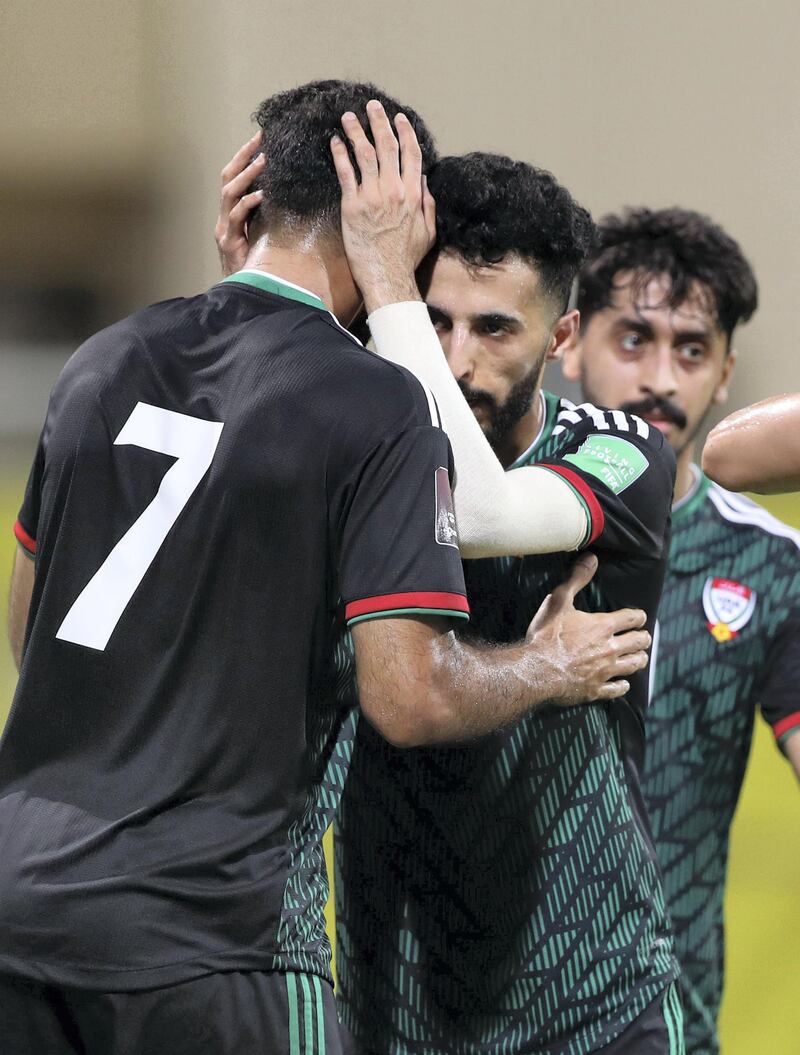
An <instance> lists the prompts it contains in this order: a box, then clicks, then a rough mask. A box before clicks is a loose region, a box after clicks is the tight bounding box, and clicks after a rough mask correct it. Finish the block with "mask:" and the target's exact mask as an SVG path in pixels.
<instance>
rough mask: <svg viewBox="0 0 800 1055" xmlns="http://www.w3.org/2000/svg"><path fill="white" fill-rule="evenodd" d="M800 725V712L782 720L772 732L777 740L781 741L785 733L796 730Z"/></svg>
mask: <svg viewBox="0 0 800 1055" xmlns="http://www.w3.org/2000/svg"><path fill="white" fill-rule="evenodd" d="M798 725H800V711H797V712H796V713H795V714H790V715H789V716H788V717H787V718H781V720H780V721H779V722H776V723H775V724H774V725H773V727H772V732H773V733H774V734H775V739H776V740H780V738H781V737H782V736H783V735H784V733H788V732H789V730H790V729H795V728H797V726H798Z"/></svg>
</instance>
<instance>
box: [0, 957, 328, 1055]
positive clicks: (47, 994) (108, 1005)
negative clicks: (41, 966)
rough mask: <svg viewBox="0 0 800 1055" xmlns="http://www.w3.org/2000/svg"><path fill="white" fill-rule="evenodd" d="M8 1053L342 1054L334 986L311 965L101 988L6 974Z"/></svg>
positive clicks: (2, 1013)
mask: <svg viewBox="0 0 800 1055" xmlns="http://www.w3.org/2000/svg"><path fill="white" fill-rule="evenodd" d="M0 1038H2V1039H0V1050H2V1052H3V1055H341V1051H342V1049H341V1042H340V1039H339V1022H338V1018H337V1015H336V1006H335V1002H334V998H333V990H332V989H331V986H330V984H329V983H328V982H326V981H325V980H324V979H322V978H318V977H317V976H316V975H312V974H300V973H298V972H289V973H287V974H282V973H280V972H278V971H274V972H264V973H259V972H255V971H247V972H237V971H232V972H229V973H225V974H209V975H205V976H204V977H202V978H196V979H193V980H192V981H190V982H183V983H181V984H180V985H173V986H169V987H167V988H164V989H148V990H143V991H141V992H126V993H96V992H90V991H88V990H79V989H68V988H63V987H60V986H50V985H44V984H42V983H40V982H32V981H29V980H28V979H24V978H18V977H15V976H11V975H0Z"/></svg>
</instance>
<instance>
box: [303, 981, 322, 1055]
mask: <svg viewBox="0 0 800 1055" xmlns="http://www.w3.org/2000/svg"><path fill="white" fill-rule="evenodd" d="M300 985H301V986H302V987H303V1037H304V1041H305V1043H304V1044H303V1051H304V1052H305V1055H312V1053H313V1055H316V1052H317V1050H318V1048H317V1046H316V1044H314V1040H313V1038H314V1009H313V1008H312V1006H311V986H310V985H309V984H308V975H307V974H301V975H300Z"/></svg>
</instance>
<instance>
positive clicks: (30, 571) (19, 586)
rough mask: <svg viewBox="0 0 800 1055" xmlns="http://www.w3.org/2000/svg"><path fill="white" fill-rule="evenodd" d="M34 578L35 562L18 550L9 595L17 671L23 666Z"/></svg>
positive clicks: (9, 622)
mask: <svg viewBox="0 0 800 1055" xmlns="http://www.w3.org/2000/svg"><path fill="white" fill-rule="evenodd" d="M33 577H34V564H33V561H32V560H31V559H30V557H28V556H26V555H25V554H24V553H23V552H22V550H21V549H19V548H18V549H17V551H16V553H15V555H14V567H13V571H12V573H11V587H10V589H9V594H8V640H9V643H10V645H11V654H12V656H13V657H14V663H15V664H16V667H17V670H19V669H20V667H21V666H22V649H23V645H24V642H25V628H26V626H27V623H28V612H29V610H30V605H31V595H32V593H33Z"/></svg>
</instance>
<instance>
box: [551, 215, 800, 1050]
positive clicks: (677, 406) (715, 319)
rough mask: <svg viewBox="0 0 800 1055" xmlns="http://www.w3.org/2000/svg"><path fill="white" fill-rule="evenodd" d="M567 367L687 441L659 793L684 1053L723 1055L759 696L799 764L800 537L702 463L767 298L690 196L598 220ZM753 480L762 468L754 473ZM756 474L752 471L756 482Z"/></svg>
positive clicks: (657, 669) (657, 701) (662, 631)
mask: <svg viewBox="0 0 800 1055" xmlns="http://www.w3.org/2000/svg"><path fill="white" fill-rule="evenodd" d="M578 307H579V309H580V312H581V323H582V326H581V331H580V336H579V339H578V340H577V341H576V342H575V343H574V346H573V347H570V348H569V349H567V351H566V353H565V357H564V372H565V374H566V375H567V376H568V377H569V378H571V379H574V380H579V381H580V383H581V386H582V388H583V392H584V394H585V395H586V396H587V397H588V398H589V399H592V400H597V401H598V402H600V403H603V404H604V405H606V406H610V407H617V408H622V409H624V410H627V411H629V412H631V413H636V414H639V415H641V416H642V417H644V418H645V419H646V420H647V421H648V422H649V423H650V425H651V426H653V427H655V428H658V429H660V430H661V431H662V432H663V433H664V435H665V436H666V438H667V439H668V440H669V442H670V444H671V445H672V447H673V448H674V450H675V453H676V455H677V461H678V474H677V481H676V486H675V496H674V505H673V516H672V543H671V549H670V559H669V565H668V572H667V579H666V583H665V587H664V595H663V598H662V602H661V607H660V610H659V619H658V627H657V635H656V640H655V642H654V646H653V659H652V661H651V684H652V685H653V691H652V696H651V702H650V707H649V709H648V711H647V719H646V731H647V754H646V764H645V776H644V784H643V788H644V793H645V797H646V801H647V806H648V810H649V814H650V820H651V824H652V827H653V834H654V836H655V840H656V846H657V849H658V854H659V859H660V862H661V866H662V869H663V873H664V884H665V893H666V897H667V904H668V906H669V908H670V912H671V915H672V919H673V923H674V926H675V931H676V950H677V953H678V958H679V960H680V962H681V968H682V990H683V998H684V1016H685V1020H686V1026H685V1029H686V1045H687V1052H691V1053H693V1055H701V1053H702V1055H714V1053H716V1052H718V1051H719V1040H718V1037H717V1028H716V1022H717V1015H718V1011H719V1005H720V999H721V995H722V987H723V953H724V943H723V895H724V887H725V875H726V867H727V858H728V837H729V832H730V825H731V821H732V819H733V814H734V810H735V808H736V803H737V800H738V797H739V792H740V790H741V786H742V779H743V777H744V771H745V766H746V764H747V757H748V752H749V749H750V740H751V736H752V730H753V718H754V713H755V710H756V708H757V707H760V709H761V713H762V715H763V717H764V718H765V719H766V720H767V721H768V722H769V724H770V725H771V726H772V729H773V732H774V734H775V737H776V739H777V741H778V743H779V744H780V746H781V748H782V749H783V751H784V752H785V754H786V755H787V757H788V758H789V760H790V762H791V764H792V765H793V766H794V769H795V771H796V772H797V773H798V774H800V736H797V735H795V734H797V733H798V732H800V701H798V695H797V683H798V678H800V552H799V551H798V547H800V534H798V533H797V532H795V531H792V530H791V529H790V528H788V527H787V526H786V525H784V524H781V523H780V522H779V521H777V520H776V519H774V518H773V517H772V516H770V515H768V514H767V513H766V512H765V511H764V510H763V509H761V508H760V507H759V506H757V505H755V504H754V503H752V502H750V501H748V500H747V499H744V498H741V497H739V496H738V495H734V494H731V493H730V492H727V491H724V490H723V489H722V488H721V487H718V486H717V485H716V484H714V483H712V482H711V481H710V480H709V479H708V478H707V477H705V476H704V475H703V474H702V472H701V471H700V470H699V469H698V467H697V465H696V464H695V461H694V459H695V452H696V437H697V433H698V430H699V429H700V427H701V425H702V423H703V421H704V420H705V418H706V415H707V413H708V411H709V410H710V409H711V407H712V406H714V405H716V404H719V403H721V402H723V401H724V400H725V399H726V398H727V391H728V382H729V380H730V376H731V372H732V370H733V367H734V363H735V352H734V349H733V336H734V331H735V328H736V326H737V324H738V323H740V322H744V321H746V320H747V319H749V318H750V316H751V315H752V314H753V311H754V310H755V307H756V282H755V279H754V277H753V273H752V270H751V268H750V266H749V264H748V263H747V261H746V260H745V258H744V256H743V255H742V252H741V250H740V249H739V247H738V245H737V244H736V243H735V242H734V241H733V240H732V239H731V238H730V237H729V236H728V235H727V234H725V232H724V231H722V230H721V229H720V228H719V227H718V226H717V225H716V224H714V223H712V222H711V221H710V220H709V219H708V218H707V217H705V216H701V215H699V214H698V213H695V212H690V211H686V210H683V209H664V210H658V211H651V210H648V209H636V210H630V211H628V212H626V213H624V214H623V215H621V216H610V217H608V218H606V219H605V220H604V221H603V222H602V223H601V224H600V238H599V243H598V245H597V247H596V249H595V251H594V252H593V254H592V256H591V257H590V259H589V260H588V261H587V263H586V264H585V265H584V267H583V269H582V273H581V277H580V287H579V294H578ZM743 482H747V481H743ZM750 482H752V481H750Z"/></svg>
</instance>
